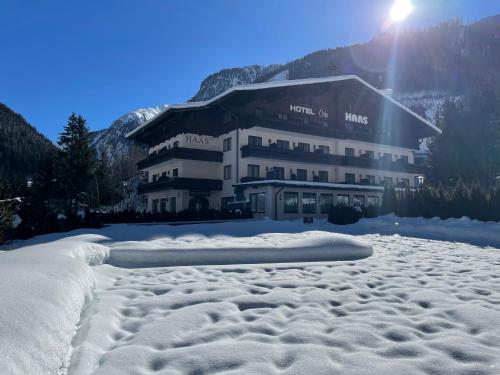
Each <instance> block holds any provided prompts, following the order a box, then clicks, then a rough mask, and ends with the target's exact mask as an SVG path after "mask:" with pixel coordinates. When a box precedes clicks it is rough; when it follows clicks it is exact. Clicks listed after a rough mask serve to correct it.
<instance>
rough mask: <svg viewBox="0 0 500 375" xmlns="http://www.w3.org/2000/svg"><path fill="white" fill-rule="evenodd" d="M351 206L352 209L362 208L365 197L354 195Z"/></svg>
mask: <svg viewBox="0 0 500 375" xmlns="http://www.w3.org/2000/svg"><path fill="white" fill-rule="evenodd" d="M352 205H353V206H354V207H364V205H365V196H364V195H355V196H354V197H353V198H352Z"/></svg>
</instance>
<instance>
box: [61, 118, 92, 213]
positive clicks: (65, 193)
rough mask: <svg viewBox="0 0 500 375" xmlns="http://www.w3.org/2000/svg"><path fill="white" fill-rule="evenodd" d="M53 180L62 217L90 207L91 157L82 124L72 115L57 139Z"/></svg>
mask: <svg viewBox="0 0 500 375" xmlns="http://www.w3.org/2000/svg"><path fill="white" fill-rule="evenodd" d="M58 145H59V147H60V149H59V152H58V154H57V157H56V165H55V170H56V179H57V185H58V188H59V193H60V194H61V197H62V198H63V200H64V208H65V210H66V214H67V215H69V216H70V217H71V218H75V217H76V213H77V211H78V209H79V208H80V207H81V206H82V205H84V206H89V205H90V196H91V187H92V181H93V178H94V176H93V173H94V166H95V154H94V151H93V150H92V148H91V147H90V135H89V129H88V127H87V124H86V121H85V119H84V118H83V117H82V116H77V115H76V114H75V113H73V114H72V115H71V116H70V117H69V119H68V123H67V124H66V126H65V127H64V130H63V132H62V133H61V134H60V135H59V140H58Z"/></svg>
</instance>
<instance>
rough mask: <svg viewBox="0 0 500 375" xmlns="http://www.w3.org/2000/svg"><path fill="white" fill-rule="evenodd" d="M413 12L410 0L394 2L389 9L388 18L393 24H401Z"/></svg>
mask: <svg viewBox="0 0 500 375" xmlns="http://www.w3.org/2000/svg"><path fill="white" fill-rule="evenodd" d="M412 11H413V5H412V4H411V1H410V0H396V1H395V2H394V4H393V5H392V8H391V13H390V17H391V20H392V21H393V22H401V21H403V20H404V19H405V18H406V17H408V15H409V14H410V13H411V12H412Z"/></svg>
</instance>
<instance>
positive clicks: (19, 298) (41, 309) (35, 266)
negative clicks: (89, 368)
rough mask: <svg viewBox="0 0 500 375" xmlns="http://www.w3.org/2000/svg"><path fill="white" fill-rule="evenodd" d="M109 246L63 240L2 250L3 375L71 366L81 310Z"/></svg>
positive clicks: (55, 370)
mask: <svg viewBox="0 0 500 375" xmlns="http://www.w3.org/2000/svg"><path fill="white" fill-rule="evenodd" d="M108 255H109V248H107V247H105V246H102V245H98V244H95V243H85V242H80V241H68V240H61V241H55V242H50V243H46V244H42V245H36V246H29V247H23V248H20V249H18V250H15V251H5V252H2V253H0V353H1V354H0V369H1V372H2V374H38V375H43V374H56V373H58V372H59V371H61V370H62V369H64V368H65V367H66V366H67V361H68V359H69V358H68V355H69V352H70V348H71V340H72V337H73V336H74V334H75V331H76V324H77V322H78V320H79V318H80V313H81V311H82V309H83V308H84V307H85V306H86V304H88V303H89V302H90V300H91V297H92V289H93V287H94V284H95V277H94V273H93V271H92V269H91V268H90V267H89V265H95V264H101V263H102V262H103V261H104V260H105V259H106V258H107V256H108Z"/></svg>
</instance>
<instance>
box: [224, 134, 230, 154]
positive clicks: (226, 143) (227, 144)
mask: <svg viewBox="0 0 500 375" xmlns="http://www.w3.org/2000/svg"><path fill="white" fill-rule="evenodd" d="M222 151H223V152H226V151H231V137H229V138H226V139H224V140H223V141H222Z"/></svg>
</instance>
